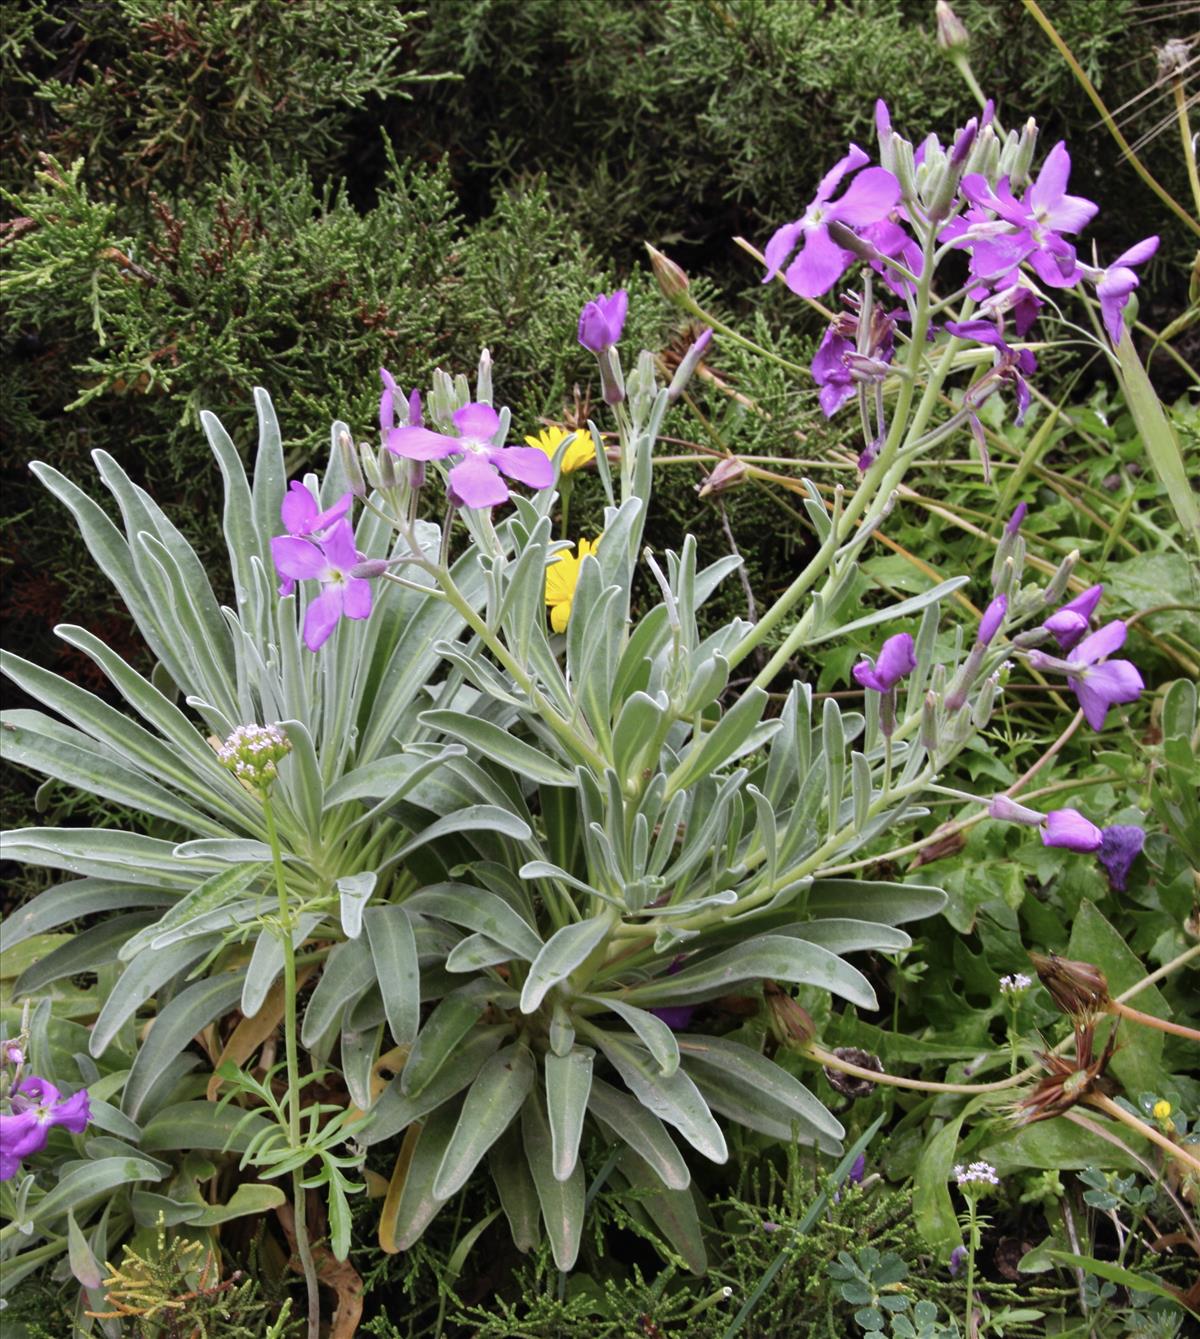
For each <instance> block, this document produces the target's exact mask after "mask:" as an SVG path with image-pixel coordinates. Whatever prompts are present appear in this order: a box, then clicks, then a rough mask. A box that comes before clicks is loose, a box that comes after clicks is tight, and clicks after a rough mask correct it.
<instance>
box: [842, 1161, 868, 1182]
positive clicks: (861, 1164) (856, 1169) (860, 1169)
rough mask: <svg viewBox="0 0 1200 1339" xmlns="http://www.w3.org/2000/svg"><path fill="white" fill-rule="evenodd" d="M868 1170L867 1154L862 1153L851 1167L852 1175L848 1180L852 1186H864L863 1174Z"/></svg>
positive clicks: (850, 1174)
mask: <svg viewBox="0 0 1200 1339" xmlns="http://www.w3.org/2000/svg"><path fill="white" fill-rule="evenodd" d="M866 1170H867V1155H866V1154H865V1153H860V1154H859V1155H858V1157H857V1158H855V1159H854V1163H853V1165H852V1166H851V1168H850V1173H849V1175H848V1176H847V1178H846V1179H847V1180H848V1181H849V1182H850V1184H851V1185H854V1186H860V1185H862V1179H863V1173H864V1172H865V1171H866Z"/></svg>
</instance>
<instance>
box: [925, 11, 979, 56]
mask: <svg viewBox="0 0 1200 1339" xmlns="http://www.w3.org/2000/svg"><path fill="white" fill-rule="evenodd" d="M934 8H935V13H936V15H937V44H938V46H939V47H940V48H941V49H942V50H943V51H945V52H948V53H954V52H959V51H965V50H966V49H967V47H969V46H970V45H971V36H970V34H969V33H968V32H967V29H966V26H965V25H964V23H963V21H962V19H960V18H959V17H958V15H957V14H956V13H955V12H954V10H952V9H951V8H950V6H949V5H948V4H947V3H946V0H937V5H936V6H935V7H934Z"/></svg>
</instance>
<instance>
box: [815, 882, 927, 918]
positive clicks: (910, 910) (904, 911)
mask: <svg viewBox="0 0 1200 1339" xmlns="http://www.w3.org/2000/svg"><path fill="white" fill-rule="evenodd" d="M945 905H946V894H945V893H944V892H942V890H941V889H940V888H933V887H931V886H929V885H927V884H920V883H886V882H876V881H874V880H869V879H817V880H816V881H815V882H814V883H813V885H812V887H811V888H810V889H809V892H808V897H807V902H806V907H807V910H808V913H809V915H810V916H813V917H816V918H819V917H824V916H833V917H838V916H848V915H849V916H853V917H855V918H856V919H857V920H860V921H877V922H878V923H879V924H881V925H903V924H904V923H905V922H906V921H919V920H924V919H925V917H926V916H935V915H936V914H937V913H938V912H939V911H941V909H942V908H943V907H944V906H945Z"/></svg>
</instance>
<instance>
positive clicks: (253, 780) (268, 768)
mask: <svg viewBox="0 0 1200 1339" xmlns="http://www.w3.org/2000/svg"><path fill="white" fill-rule="evenodd" d="M291 749H292V746H291V744H290V743H288V739H287V736H286V735H285V734H284V733H283V731H282V730H281V729H280V728H279V727H278V726H277V725H239V726H238V728H237V729H236V730H234V732H233V733H232V734H231V735H230V736H229V738H228V739H226V741H225V742H224V743H223V744H219V745H218V746H217V751H216V752H217V758H218V759H219V760H220V763H221V766H222V767H227V768H228V769H229V770H230V771H231V772H232V773H233V774H234V776H236V777H237V779H238V780H239V781H243V782H245V784H246V785H247V786H250V787H252V788H253V789H255V790H262V789H264V788H265V787H267V786H269V785H270V784H271V782H272V781H274V780H275V778H276V776H278V774H279V766H278V765H279V762H280V760H281V759H283V758H286V757H287V755H288V754H289V753H290V752H291Z"/></svg>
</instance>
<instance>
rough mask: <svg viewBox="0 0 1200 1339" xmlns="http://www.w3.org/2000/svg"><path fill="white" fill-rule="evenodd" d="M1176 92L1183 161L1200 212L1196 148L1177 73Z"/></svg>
mask: <svg viewBox="0 0 1200 1339" xmlns="http://www.w3.org/2000/svg"><path fill="white" fill-rule="evenodd" d="M1172 89H1173V92H1174V94H1175V115H1176V116H1177V117H1178V119H1179V134H1180V136H1181V138H1182V139H1183V161H1184V162H1185V163H1186V164H1187V174H1188V185H1190V186H1191V188H1192V199H1193V200H1194V201H1195V202H1196V212H1197V213H1200V175H1198V174H1197V172H1196V150H1195V148H1194V147H1193V146H1192V127H1191V125H1190V124H1189V123H1188V105H1187V98H1186V97H1185V96H1184V91H1183V79H1182V77H1181V76H1180V75H1176V76H1175V78H1174V80H1173V81H1172Z"/></svg>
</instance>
